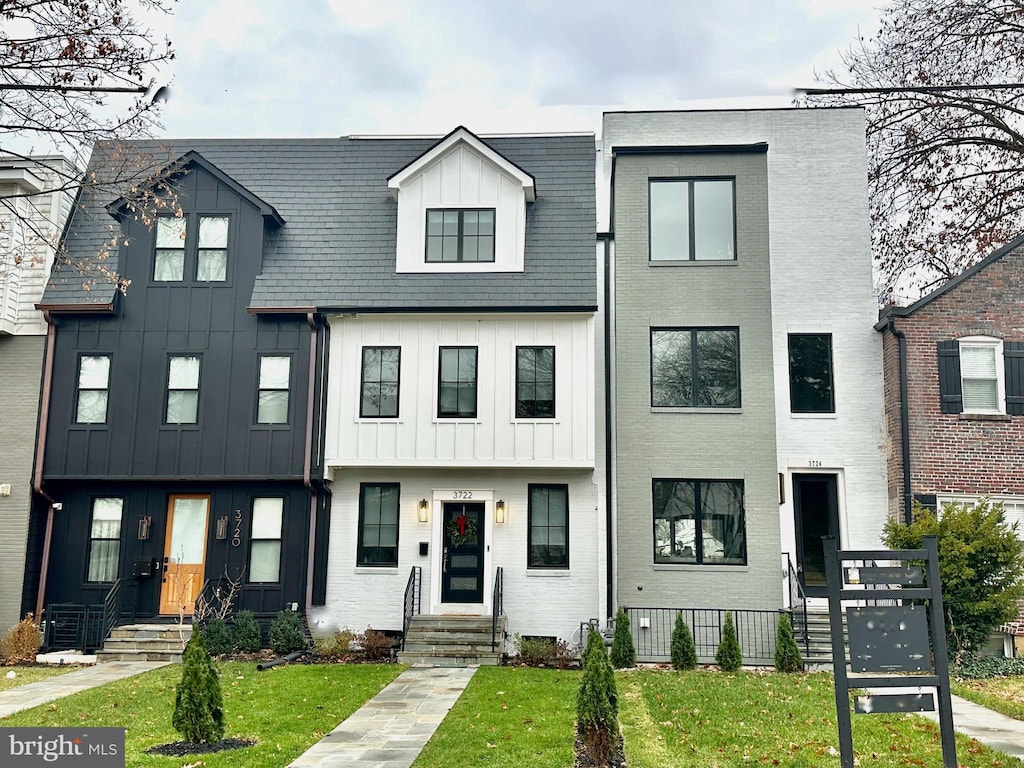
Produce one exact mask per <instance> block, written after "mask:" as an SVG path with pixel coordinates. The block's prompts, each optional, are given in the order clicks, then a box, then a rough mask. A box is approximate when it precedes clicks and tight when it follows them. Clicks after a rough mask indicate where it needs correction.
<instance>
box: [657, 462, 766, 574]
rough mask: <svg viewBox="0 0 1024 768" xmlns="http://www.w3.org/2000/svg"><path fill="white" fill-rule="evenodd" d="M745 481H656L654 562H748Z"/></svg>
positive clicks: (706, 563) (733, 563) (702, 563)
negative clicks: (744, 501)
mask: <svg viewBox="0 0 1024 768" xmlns="http://www.w3.org/2000/svg"><path fill="white" fill-rule="evenodd" d="M745 517H746V516H745V513H744V509H743V481H742V480H674V479H673V480H657V479H656V480H654V562H655V563H682V564H687V563H690V564H695V565H744V564H746V562H747V541H746V519H745Z"/></svg>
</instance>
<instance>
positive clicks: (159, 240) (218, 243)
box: [153, 214, 231, 283]
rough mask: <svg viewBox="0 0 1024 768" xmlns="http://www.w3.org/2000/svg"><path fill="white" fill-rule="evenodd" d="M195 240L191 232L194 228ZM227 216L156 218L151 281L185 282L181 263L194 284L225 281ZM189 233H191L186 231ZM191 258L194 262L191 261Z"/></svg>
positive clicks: (226, 268) (229, 221) (228, 221)
mask: <svg viewBox="0 0 1024 768" xmlns="http://www.w3.org/2000/svg"><path fill="white" fill-rule="evenodd" d="M197 221H198V231H199V234H198V237H196V236H195V235H194V234H192V233H191V232H194V231H195V229H196V223H197ZM230 223H231V219H230V218H229V217H227V216H199V217H195V216H194V214H193V215H192V216H189V215H186V216H184V217H182V218H180V219H179V218H176V217H174V216H160V217H159V218H158V219H157V220H156V248H155V252H154V255H153V281H154V282H157V283H180V282H182V281H183V280H184V279H185V262H186V260H187V261H188V263H189V265H190V266H189V273H190V274H195V280H196V282H197V283H223V282H225V281H226V280H227V279H228V229H229V226H230ZM190 230H191V232H190ZM193 257H194V259H193Z"/></svg>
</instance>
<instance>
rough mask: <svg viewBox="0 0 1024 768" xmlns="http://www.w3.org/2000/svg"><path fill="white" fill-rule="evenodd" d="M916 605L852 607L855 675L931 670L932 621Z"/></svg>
mask: <svg viewBox="0 0 1024 768" xmlns="http://www.w3.org/2000/svg"><path fill="white" fill-rule="evenodd" d="M925 613H926V612H925V609H924V608H922V607H920V606H915V605H886V606H874V607H850V608H847V609H846V625H847V628H848V629H849V631H850V667H851V669H853V671H854V672H924V671H926V670H930V669H931V655H930V653H931V652H930V649H929V645H928V620H927V618H926V616H925Z"/></svg>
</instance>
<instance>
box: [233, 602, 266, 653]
mask: <svg viewBox="0 0 1024 768" xmlns="http://www.w3.org/2000/svg"><path fill="white" fill-rule="evenodd" d="M262 647H263V638H262V637H261V636H260V625H259V622H258V621H256V615H255V614H254V613H253V612H252V611H239V612H238V613H236V614H235V648H237V649H238V651H239V652H240V653H256V651H258V650H260V649H261V648H262Z"/></svg>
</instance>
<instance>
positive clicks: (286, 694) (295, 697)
mask: <svg viewBox="0 0 1024 768" xmlns="http://www.w3.org/2000/svg"><path fill="white" fill-rule="evenodd" d="M218 669H219V670H220V676H221V687H222V689H223V693H224V713H225V720H226V723H227V729H226V732H225V736H226V737H233V738H247V739H252V740H254V741H256V742H257V743H256V745H255V746H252V747H248V748H246V749H244V750H234V751H228V752H220V753H213V754H206V755H195V756H191V757H189V758H181V757H163V756H159V755H147V754H144V751H145V750H146V749H148V748H149V747H152V746H155V745H157V744H165V743H168V742H173V741H179V740H180V739H181V735H180V734H179V733H178V732H177V731H175V730H174V729H173V728H172V727H171V715H172V713H173V711H174V690H175V686H176V685H177V684H178V682H179V681H180V680H181V665H180V664H175V665H172V666H170V667H164V668H162V669H158V670H155V671H153V672H148V673H146V674H144V675H139V676H137V677H132V678H128V679H125V680H120V681H118V682H116V683H111V684H109V685H105V686H103V687H101V688H94V689H92V690H89V691H83V692H82V693H77V694H74V695H72V696H68V697H66V698H64V699H59V700H57V701H54V702H51V703H50V704H44V705H42V706H39V707H36V708H35V709H30V710H26V711H24V712H19V713H17V714H15V715H11V716H10V717H8V718H4V719H0V725H3V726H4V727H13V726H44V727H47V726H65V727H66V726H74V725H89V726H94V727H102V726H109V727H116V726H125V727H127V728H128V733H127V736H126V744H125V754H126V764H127V766H129V767H132V768H134V767H142V766H145V767H146V768H180V766H182V765H184V764H185V763H193V764H196V763H197V762H199V761H202V764H204V765H205V766H206V768H229V767H231V766H239V765H245V766H247V767H251V768H276V767H277V766H284V765H288V763H290V762H291V761H292V760H294V759H295V758H296V757H298V755H300V754H301V753H302V752H304V751H305V750H306V749H307V748H308V747H310V746H311V745H312V744H314V743H315V742H316V741H318V740H319V739H320V738H322V737H323V736H324V734H326V733H329V732H330V731H331V730H333V729H334V727H335V726H336V725H337V724H338V723H340V722H341V721H342V720H344V719H345V718H346V717H348V716H349V715H350V714H352V713H353V712H354V711H355V710H356V709H358V708H359V707H360V706H362V704H363V703H364V702H365V701H366V700H367V699H369V698H370V697H372V696H374V695H375V694H376V693H377V692H378V691H380V689H381V688H383V687H384V686H385V685H387V684H388V683H389V682H391V681H392V680H393V679H394V678H395V677H396V676H397V675H398V674H399V673H400V672H401V671H402V669H403V668H402V667H401V666H398V665H395V664H390V665H369V664H365V665H357V664H353V665H343V664H337V665H331V664H317V665H291V666H285V667H275V668H273V669H269V670H267V671H266V672H259V673H257V672H256V666H255V665H254V664H251V663H240V662H229V663H225V664H221V665H218Z"/></svg>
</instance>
